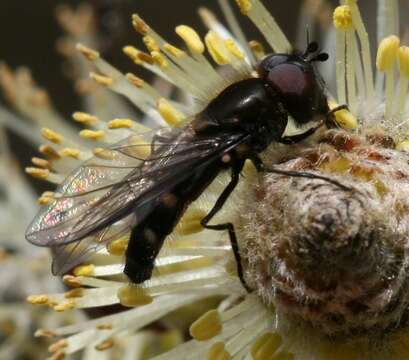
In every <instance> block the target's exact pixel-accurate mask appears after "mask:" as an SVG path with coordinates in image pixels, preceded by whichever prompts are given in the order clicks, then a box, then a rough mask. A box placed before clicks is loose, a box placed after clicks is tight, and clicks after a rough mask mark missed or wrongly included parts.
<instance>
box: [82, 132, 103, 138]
mask: <svg viewBox="0 0 409 360" xmlns="http://www.w3.org/2000/svg"><path fill="white" fill-rule="evenodd" d="M80 136H81V137H82V138H83V139H87V140H102V139H103V138H104V137H105V132H104V131H103V130H96V131H94V130H82V131H80Z"/></svg>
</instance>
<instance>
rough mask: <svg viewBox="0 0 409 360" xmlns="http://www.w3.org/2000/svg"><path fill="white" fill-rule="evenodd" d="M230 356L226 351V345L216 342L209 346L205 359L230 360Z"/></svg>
mask: <svg viewBox="0 0 409 360" xmlns="http://www.w3.org/2000/svg"><path fill="white" fill-rule="evenodd" d="M230 359H231V356H230V354H229V353H228V352H227V351H226V346H225V344H224V343H223V342H217V343H215V344H213V345H212V346H211V348H210V349H209V352H208V353H207V360H230Z"/></svg>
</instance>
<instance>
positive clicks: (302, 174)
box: [251, 155, 352, 191]
mask: <svg viewBox="0 0 409 360" xmlns="http://www.w3.org/2000/svg"><path fill="white" fill-rule="evenodd" d="M251 161H252V162H253V164H254V166H255V167H256V169H257V171H259V172H269V173H274V174H280V175H287V176H291V177H303V178H307V179H320V180H324V181H326V182H329V183H330V184H333V185H335V186H338V187H339V188H340V189H342V190H344V191H351V190H352V189H351V188H350V187H349V186H345V185H342V184H341V183H340V182H338V181H336V180H333V179H330V178H328V177H326V176H321V175H316V174H313V173H310V172H306V171H288V170H280V169H276V168H274V167H271V166H267V165H265V164H264V163H263V161H262V160H261V159H260V158H259V157H258V156H257V155H254V156H252V157H251Z"/></svg>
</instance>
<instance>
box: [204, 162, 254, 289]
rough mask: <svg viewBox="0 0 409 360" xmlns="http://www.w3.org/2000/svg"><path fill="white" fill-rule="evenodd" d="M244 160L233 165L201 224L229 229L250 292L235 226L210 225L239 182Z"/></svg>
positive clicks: (218, 229)
mask: <svg viewBox="0 0 409 360" xmlns="http://www.w3.org/2000/svg"><path fill="white" fill-rule="evenodd" d="M243 165H244V162H243V161H239V162H238V163H236V164H235V166H233V167H232V174H231V180H230V182H229V184H228V185H227V186H226V188H225V189H224V190H223V192H222V193H221V195H220V196H219V198H218V199H217V201H216V203H215V204H214V206H213V208H212V209H211V210H210V212H209V213H208V214H207V215H206V216H205V217H204V218H203V219H202V220H201V221H200V224H201V225H202V226H203V227H204V228H205V229H210V230H216V231H226V230H227V231H228V233H229V238H230V243H231V246H232V249H233V254H234V258H235V260H236V264H237V275H238V277H239V279H240V281H241V283H242V284H243V286H244V288H245V289H246V290H247V291H248V292H250V291H251V290H250V288H249V287H248V285H247V284H246V282H245V280H244V276H243V267H242V265H241V257H240V251H239V245H238V243H237V237H236V232H235V231H234V226H233V224H232V223H224V224H217V225H209V221H210V220H211V219H212V218H213V217H214V216H215V215H216V214H217V212H218V211H219V210H220V209H221V208H222V207H223V205H224V203H225V202H226V200H227V199H228V198H229V196H230V194H231V193H232V192H233V190H234V189H235V187H236V186H237V184H238V182H239V176H240V172H241V170H242V169H243Z"/></svg>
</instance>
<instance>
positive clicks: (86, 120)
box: [72, 112, 98, 126]
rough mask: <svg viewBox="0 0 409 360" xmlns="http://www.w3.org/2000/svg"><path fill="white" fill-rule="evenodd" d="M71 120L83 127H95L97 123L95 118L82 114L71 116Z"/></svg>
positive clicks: (77, 113) (76, 113)
mask: <svg viewBox="0 0 409 360" xmlns="http://www.w3.org/2000/svg"><path fill="white" fill-rule="evenodd" d="M72 118H73V119H74V120H75V121H77V122H79V123H80V124H83V125H85V126H91V125H95V124H96V123H97V122H98V118H97V117H96V116H93V115H91V114H88V113H84V112H75V113H74V114H72Z"/></svg>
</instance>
